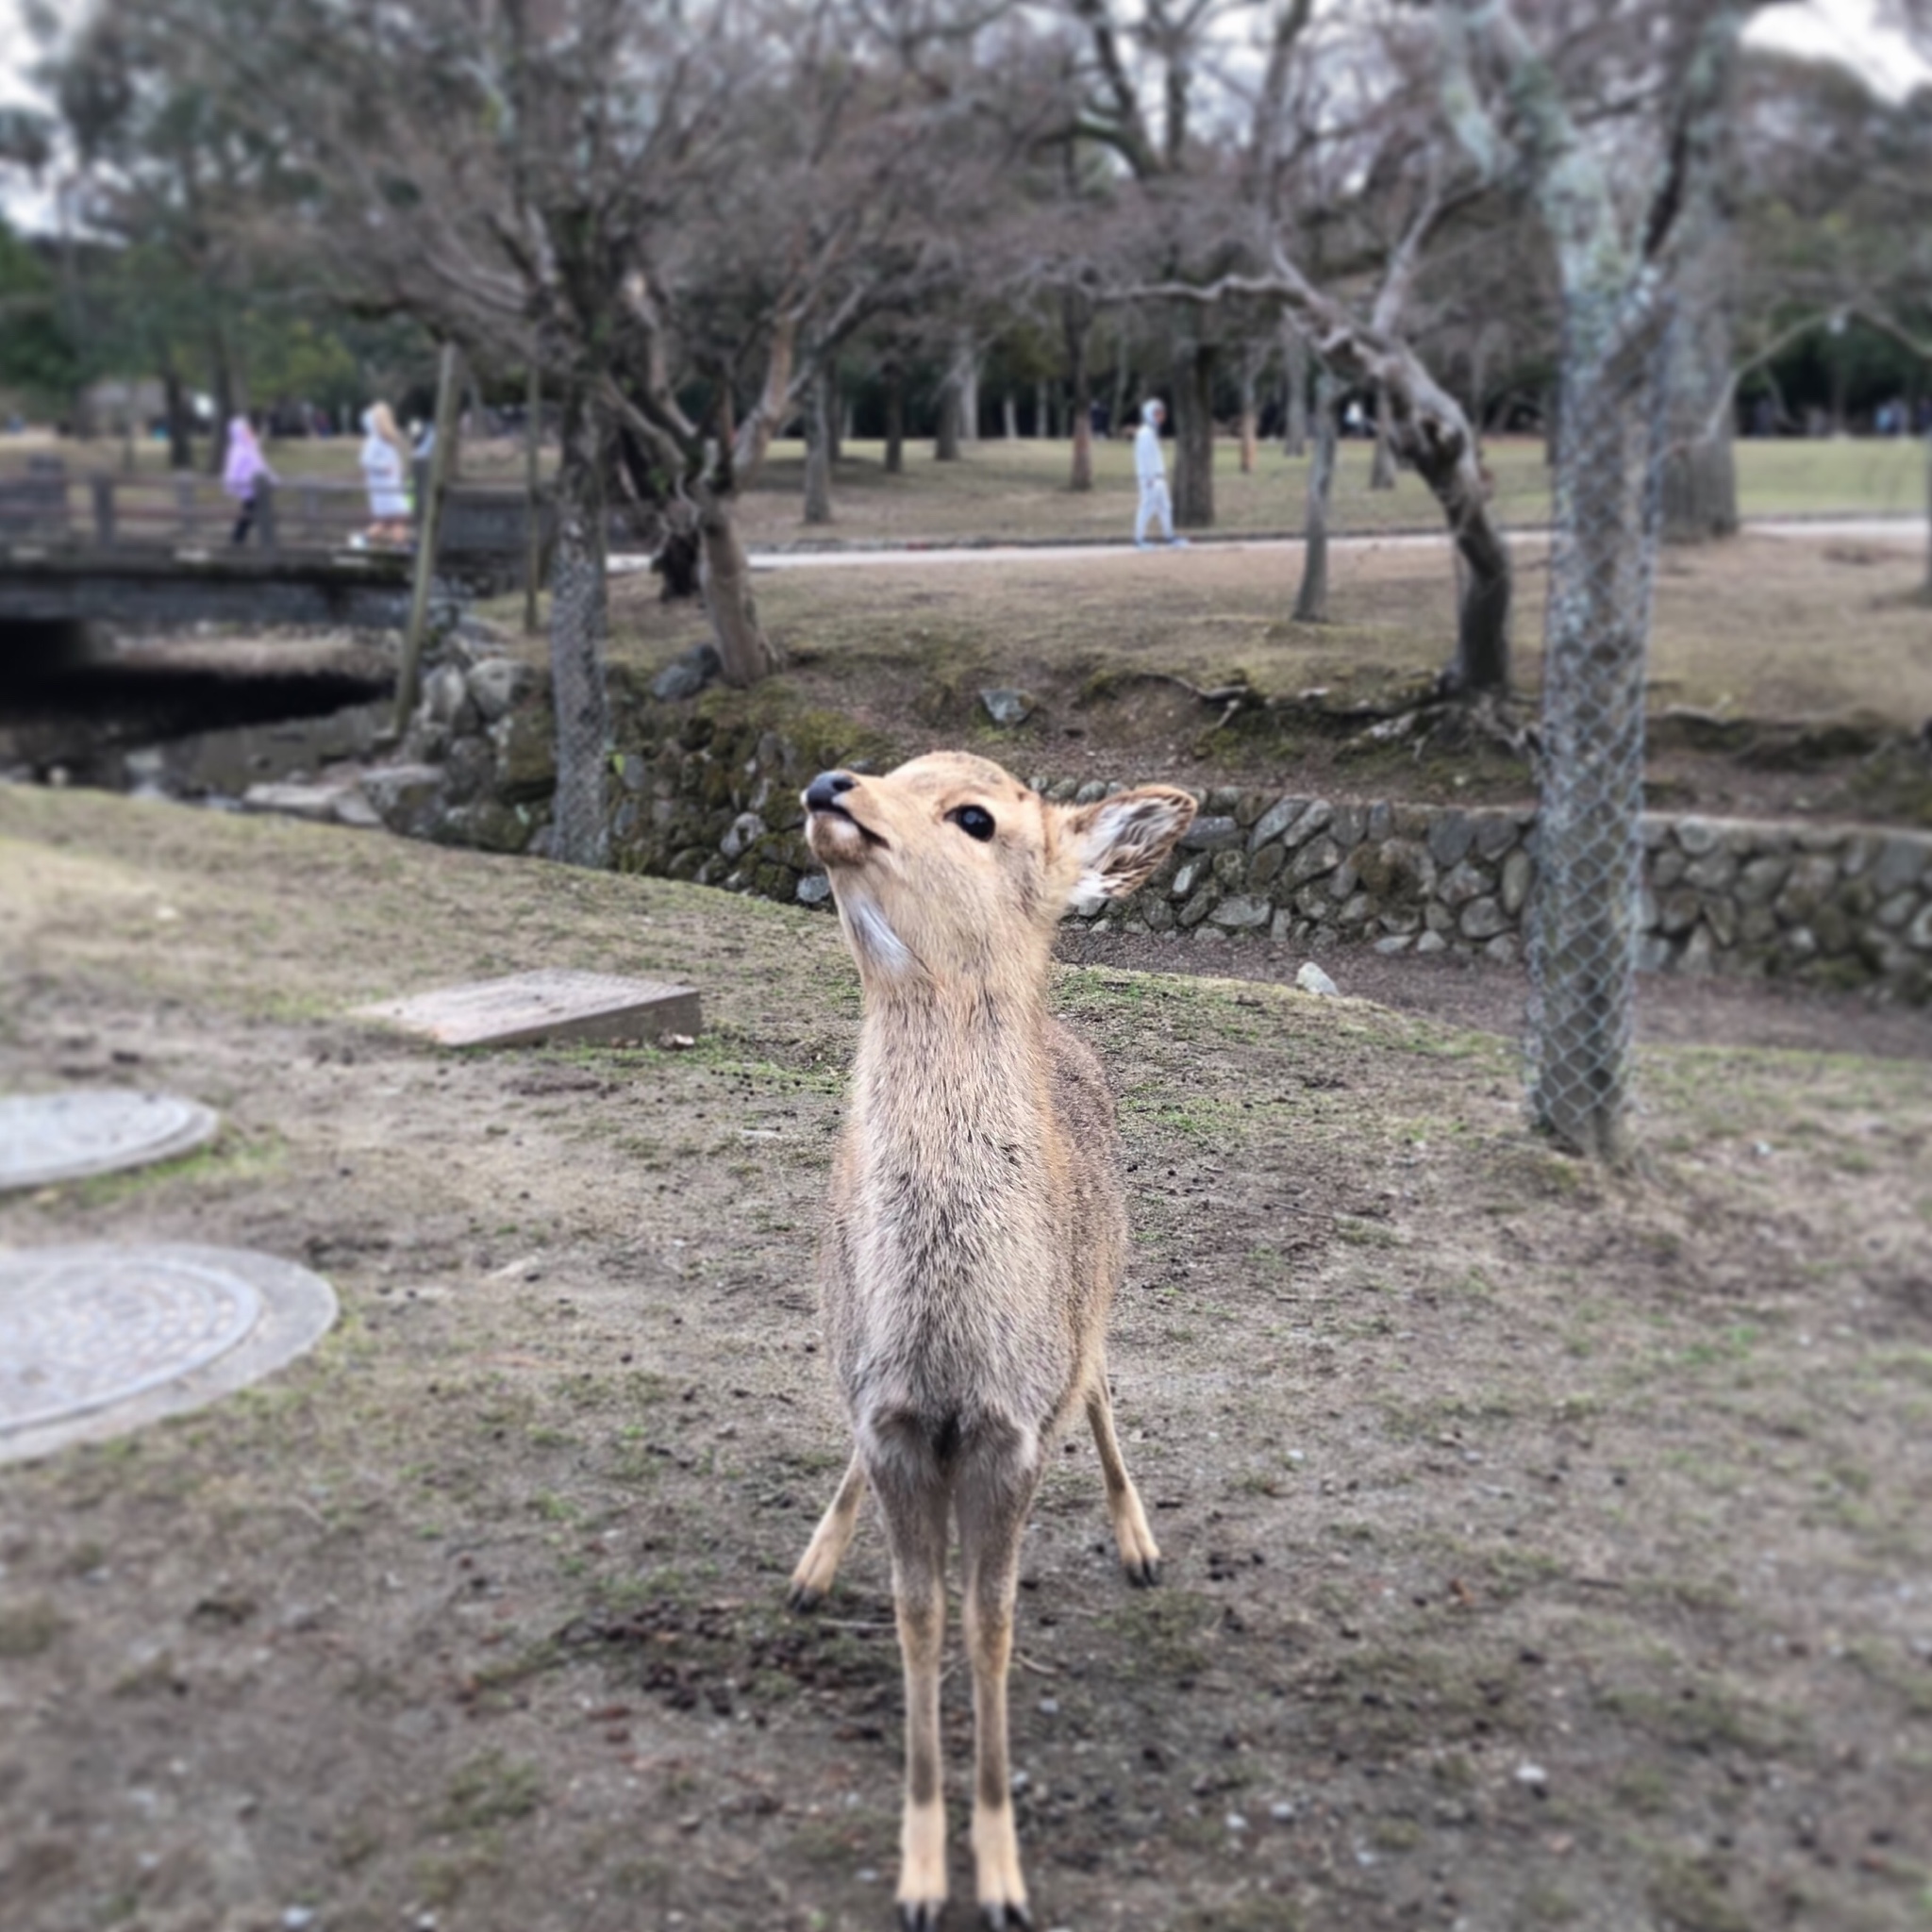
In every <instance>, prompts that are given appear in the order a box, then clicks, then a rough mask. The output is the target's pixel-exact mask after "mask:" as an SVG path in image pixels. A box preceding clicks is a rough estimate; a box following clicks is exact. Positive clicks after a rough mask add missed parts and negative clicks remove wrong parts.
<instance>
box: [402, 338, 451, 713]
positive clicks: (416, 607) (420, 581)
mask: <svg viewBox="0 0 1932 1932" xmlns="http://www.w3.org/2000/svg"><path fill="white" fill-rule="evenodd" d="M457 362H458V357H457V345H456V344H455V343H454V342H445V343H443V345H442V355H441V361H440V363H439V366H438V368H437V372H436V441H435V444H434V446H433V447H432V448H431V450H430V452H429V475H428V478H427V480H426V483H424V482H419V483H418V485H417V496H416V582H415V587H414V591H413V593H412V594H411V596H410V598H409V627H408V630H406V631H405V632H404V633H403V661H402V662H401V664H399V665H398V666H397V667H396V711H395V731H396V736H397V737H399V738H400V737H401V736H402V734H403V733H404V732H405V731H406V730H408V725H409V713H410V712H411V711H413V710H414V709H415V708H416V685H417V677H418V672H419V670H420V668H421V665H422V658H423V632H424V629H425V626H426V625H427V624H428V621H429V584H430V580H431V578H432V577H434V575H436V543H437V539H438V537H439V535H440V534H441V524H442V486H443V483H444V481H445V479H446V478H447V477H448V475H449V453H450V446H451V444H452V443H453V442H455V441H456V426H457Z"/></svg>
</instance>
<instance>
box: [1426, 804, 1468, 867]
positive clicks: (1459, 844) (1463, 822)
mask: <svg viewBox="0 0 1932 1932" xmlns="http://www.w3.org/2000/svg"><path fill="white" fill-rule="evenodd" d="M1428 837H1429V857H1430V858H1433V859H1434V860H1435V861H1436V863H1437V864H1438V865H1442V866H1454V865H1456V864H1457V863H1458V862H1459V861H1460V860H1461V858H1462V857H1463V855H1464V854H1465V853H1467V852H1468V850H1469V848H1470V847H1471V846H1472V845H1473V844H1474V843H1475V826H1474V824H1472V822H1471V820H1470V816H1469V814H1468V813H1467V812H1466V811H1443V812H1438V813H1437V814H1436V816H1435V819H1434V821H1433V822H1432V823H1431V824H1430V826H1429V834H1428Z"/></svg>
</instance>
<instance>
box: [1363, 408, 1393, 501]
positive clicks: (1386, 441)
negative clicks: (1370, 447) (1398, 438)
mask: <svg viewBox="0 0 1932 1932" xmlns="http://www.w3.org/2000/svg"><path fill="white" fill-rule="evenodd" d="M1369 488H1370V489H1371V490H1393V489H1394V488H1395V437H1394V426H1393V425H1392V423H1391V420H1390V415H1389V390H1388V386H1387V385H1386V384H1383V383H1377V384H1376V385H1375V453H1374V456H1373V457H1371V458H1369Z"/></svg>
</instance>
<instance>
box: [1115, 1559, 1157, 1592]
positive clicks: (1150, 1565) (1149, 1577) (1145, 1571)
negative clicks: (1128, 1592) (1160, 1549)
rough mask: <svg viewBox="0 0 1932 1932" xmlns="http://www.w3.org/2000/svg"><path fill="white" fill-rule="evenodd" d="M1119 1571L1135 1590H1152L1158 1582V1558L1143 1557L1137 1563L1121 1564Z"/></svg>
mask: <svg viewBox="0 0 1932 1932" xmlns="http://www.w3.org/2000/svg"><path fill="white" fill-rule="evenodd" d="M1121 1569H1122V1570H1123V1572H1124V1574H1125V1575H1126V1579H1127V1581H1128V1582H1129V1583H1130V1584H1132V1585H1133V1587H1134V1588H1135V1589H1136V1590H1152V1589H1153V1588H1154V1586H1155V1585H1156V1584H1157V1583H1158V1582H1159V1581H1160V1558H1159V1557H1142V1558H1141V1560H1140V1561H1138V1562H1134V1563H1123V1564H1122V1565H1121Z"/></svg>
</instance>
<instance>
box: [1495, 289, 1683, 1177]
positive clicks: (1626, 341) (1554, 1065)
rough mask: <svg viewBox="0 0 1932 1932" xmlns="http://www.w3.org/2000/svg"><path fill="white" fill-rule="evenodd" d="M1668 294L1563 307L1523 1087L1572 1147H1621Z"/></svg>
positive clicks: (1611, 1152) (1534, 1109)
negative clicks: (1664, 300) (1663, 297)
mask: <svg viewBox="0 0 1932 1932" xmlns="http://www.w3.org/2000/svg"><path fill="white" fill-rule="evenodd" d="M1668 323H1669V317H1668V312H1667V309H1666V308H1665V307H1664V305H1663V303H1662V301H1661V299H1660V298H1658V299H1655V300H1652V301H1649V302H1647V303H1646V302H1642V301H1640V300H1639V299H1637V298H1635V297H1633V296H1632V295H1631V294H1628V293H1625V294H1623V295H1621V296H1619V297H1616V298H1607V299H1605V300H1602V301H1599V302H1595V303H1589V302H1581V301H1573V302H1572V304H1571V305H1570V308H1569V309H1568V310H1567V312H1566V314H1565V317H1564V328H1563V375H1562V392H1561V399H1560V405H1559V415H1558V419H1557V491H1556V514H1555V527H1554V530H1553V532H1552V538H1551V550H1550V581H1549V606H1548V614H1547V618H1546V621H1545V625H1544V668H1543V726H1542V730H1543V741H1542V771H1541V812H1540V814H1539V820H1538V827H1537V886H1536V900H1535V904H1534V906H1533V908H1532V909H1531V918H1530V922H1529V967H1530V1002H1529V1029H1528V1030H1529V1038H1528V1060H1529V1066H1528V1077H1529V1104H1530V1109H1531V1113H1532V1115H1533V1117H1534V1119H1535V1121H1536V1123H1537V1124H1538V1125H1540V1126H1541V1127H1543V1128H1545V1129H1547V1130H1548V1131H1549V1132H1550V1133H1551V1134H1553V1135H1554V1136H1555V1137H1556V1138H1557V1140H1558V1141H1562V1142H1563V1143H1564V1144H1565V1145H1567V1146H1570V1147H1572V1148H1574V1149H1575V1150H1576V1151H1578V1152H1579V1153H1583V1154H1587V1155H1591V1156H1596V1157H1600V1158H1614V1157H1616V1156H1617V1155H1619V1154H1620V1153H1622V1152H1623V1151H1624V1145H1625V1136H1626V1116H1627V1112H1628V1108H1629V1102H1630V1058H1631V1054H1630V1047H1631V1033H1632V1021H1633V1017H1634V1008H1635V1000H1636V974H1637V941H1638V937H1639V929H1640V909H1639V908H1640V900H1641V887H1642V877H1641V860H1642V846H1641V823H1640V821H1641V814H1642V810H1643V685H1644V664H1645V658H1646V656H1647V652H1648V646H1649V641H1650V610H1651V589H1652V582H1653V577H1654V574H1655V571H1654V567H1655V563H1656V558H1657V535H1658V527H1659V517H1660V491H1659V488H1658V481H1659V476H1660V475H1661V468H1662V454H1663V424H1664V384H1663V372H1664V352H1665V346H1666V339H1667V336H1668Z"/></svg>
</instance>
